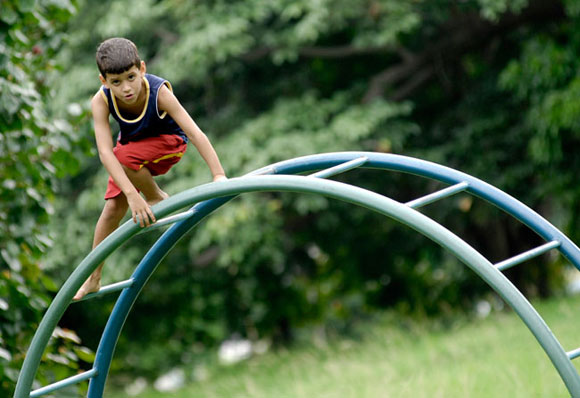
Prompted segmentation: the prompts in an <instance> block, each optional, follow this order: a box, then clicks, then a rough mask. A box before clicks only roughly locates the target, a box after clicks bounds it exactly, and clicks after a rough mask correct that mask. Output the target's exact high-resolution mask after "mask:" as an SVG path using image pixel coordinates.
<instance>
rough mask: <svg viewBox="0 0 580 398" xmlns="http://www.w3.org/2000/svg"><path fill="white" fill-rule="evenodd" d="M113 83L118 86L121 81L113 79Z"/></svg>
mask: <svg viewBox="0 0 580 398" xmlns="http://www.w3.org/2000/svg"><path fill="white" fill-rule="evenodd" d="M111 83H113V85H115V86H118V85H119V83H120V82H119V81H118V80H113V81H112V82H111Z"/></svg>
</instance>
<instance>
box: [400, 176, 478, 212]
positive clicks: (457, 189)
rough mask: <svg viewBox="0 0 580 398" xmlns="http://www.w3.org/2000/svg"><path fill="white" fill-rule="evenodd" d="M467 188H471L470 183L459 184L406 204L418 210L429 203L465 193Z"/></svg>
mask: <svg viewBox="0 0 580 398" xmlns="http://www.w3.org/2000/svg"><path fill="white" fill-rule="evenodd" d="M467 187H469V183H467V182H465V181H463V182H460V183H458V184H455V185H451V186H450V187H447V188H444V189H442V190H440V191H437V192H433V193H431V194H429V195H426V196H423V197H422V198H418V199H415V200H412V201H410V202H407V203H405V204H406V205H407V206H409V207H411V208H413V209H417V208H419V207H422V206H425V205H428V204H429V203H433V202H435V201H438V200H439V199H443V198H446V197H448V196H451V195H455V194H456V193H458V192H461V191H465V190H466V189H467Z"/></svg>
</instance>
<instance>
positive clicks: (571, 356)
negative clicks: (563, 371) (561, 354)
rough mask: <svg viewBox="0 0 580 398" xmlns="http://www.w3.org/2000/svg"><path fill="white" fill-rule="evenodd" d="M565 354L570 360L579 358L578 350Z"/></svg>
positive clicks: (579, 350)
mask: <svg viewBox="0 0 580 398" xmlns="http://www.w3.org/2000/svg"><path fill="white" fill-rule="evenodd" d="M566 354H567V355H568V358H570V360H572V359H576V358H578V357H580V348H576V349H575V350H572V351H570V352H567V353H566Z"/></svg>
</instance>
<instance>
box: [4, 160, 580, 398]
mask: <svg viewBox="0 0 580 398" xmlns="http://www.w3.org/2000/svg"><path fill="white" fill-rule="evenodd" d="M354 168H371V169H376V170H377V171H381V170H382V171H397V172H403V173H408V174H413V175H416V176H419V177H424V178H428V179H432V180H436V181H439V182H442V183H444V184H445V185H446V187H445V188H443V189H441V190H439V191H435V192H432V193H428V194H426V195H425V196H423V197H420V198H417V199H415V200H412V201H409V202H406V203H402V202H398V201H396V200H394V199H391V198H388V197H386V196H383V195H380V194H378V193H375V192H372V191H369V190H366V189H363V188H360V187H357V186H353V185H349V184H345V183H342V182H337V181H334V180H331V179H329V177H331V176H334V175H337V174H339V173H344V172H347V171H348V170H351V169H354ZM261 191H271V192H296V193H309V194H317V195H323V196H326V197H329V198H332V199H336V200H342V201H346V202H349V203H352V204H353V205H356V206H361V207H364V208H367V209H369V210H370V211H375V212H377V213H379V214H382V215H384V216H386V217H389V218H391V219H393V220H395V221H397V222H400V223H401V224H403V225H406V226H408V227H410V228H412V229H414V230H416V231H417V232H418V233H420V234H422V235H424V236H426V237H427V238H429V239H431V240H433V241H434V242H436V243H437V244H439V245H440V246H441V247H442V248H444V249H446V250H448V251H449V252H451V253H452V254H453V255H455V256H456V257H457V258H458V259H459V260H460V261H461V262H463V263H464V264H465V265H466V266H467V267H469V268H470V269H472V270H473V271H474V272H475V273H476V274H477V275H478V276H479V277H481V278H482V279H483V280H484V281H485V282H486V283H487V284H488V285H489V286H490V287H491V288H492V289H493V290H494V291H495V292H497V294H498V295H500V296H501V297H502V298H503V300H504V301H505V302H506V303H507V304H508V305H509V306H510V307H511V308H512V309H513V310H514V311H515V313H517V315H518V316H519V317H520V318H521V320H522V321H523V322H524V324H525V325H526V326H527V327H528V329H529V330H530V332H531V333H532V334H533V336H534V337H535V338H536V340H537V342H538V344H539V345H540V346H541V347H542V349H543V350H544V351H545V352H546V354H547V356H548V357H549V359H550V361H551V362H552V364H553V366H554V367H555V369H556V370H557V372H558V374H559V375H560V377H561V379H562V381H563V383H564V384H565V386H566V388H567V389H568V391H569V392H570V394H571V396H572V397H574V398H580V374H579V373H578V371H577V370H576V368H575V366H574V365H573V363H572V360H574V359H575V358H577V357H579V356H580V348H574V349H572V350H569V351H567V350H566V349H564V347H563V346H562V344H561V343H560V342H559V340H558V339H557V337H556V336H555V335H554V333H552V331H551V330H550V328H549V326H548V325H547V324H546V322H545V321H544V320H543V319H542V317H541V316H540V315H539V314H538V312H537V311H536V310H535V309H534V307H533V306H532V305H531V304H530V302H529V301H528V300H527V299H526V298H525V297H524V296H523V295H522V293H521V292H520V291H519V290H518V289H517V288H516V287H515V286H514V285H513V284H512V283H511V282H510V281H509V280H508V279H507V278H506V276H505V275H504V273H503V271H505V270H506V269H508V268H511V267H514V266H517V265H520V264H522V263H524V262H526V261H527V260H530V259H532V258H534V257H537V256H539V255H541V254H544V253H547V252H549V251H552V250H557V251H559V252H560V253H561V254H562V255H563V256H564V257H565V258H567V259H568V261H569V262H570V263H571V264H572V265H573V266H574V267H576V269H578V270H580V250H579V249H578V247H577V246H576V245H575V244H574V243H573V242H572V241H571V240H570V239H569V238H567V237H566V236H565V235H564V234H563V233H562V232H561V231H559V230H558V229H557V228H556V227H555V226H553V225H552V224H551V223H550V222H548V221H547V220H546V219H544V218H543V217H542V216H540V215H539V214H538V213H536V212H535V211H533V210H532V209H530V208H529V207H527V206H526V205H524V204H523V203H521V202H520V201H518V200H517V199H515V198H513V197H512V196H510V195H508V194H507V193H505V192H503V191H501V190H499V189H498V188H495V187H493V186H492V185H490V184H487V183H486V182H483V181H481V180H479V179H477V178H475V177H473V176H470V175H468V174H465V173H463V172H460V171H457V170H454V169H451V168H448V167H445V166H442V165H439V164H436V163H432V162H428V161H425V160H421V159H416V158H411V157H406V156H401V155H394V154H385V153H375V152H334V153H323V154H316V155H309V156H303V157H299V158H294V159H289V160H285V161H282V162H278V163H275V164H272V165H269V166H266V167H263V168H261V169H259V170H256V171H254V172H252V173H249V174H247V175H245V176H242V177H238V178H231V179H229V180H227V181H223V182H215V183H209V184H205V185H200V186H197V187H194V188H191V189H189V190H186V191H183V192H181V193H179V194H176V195H174V196H172V197H170V198H169V199H167V200H164V201H163V202H161V203H158V204H157V205H155V206H154V207H153V210H154V212H155V216H156V218H157V220H158V221H157V222H156V223H155V224H153V225H151V226H150V227H147V228H146V229H145V231H144V230H142V229H141V228H140V227H139V226H138V225H137V224H134V223H133V222H132V221H131V220H129V221H127V222H126V223H125V224H123V225H121V226H120V227H119V228H118V229H117V230H116V231H115V232H114V233H113V234H111V235H109V236H108V237H107V238H106V239H105V240H104V241H103V242H102V243H101V244H100V245H99V246H97V247H96V248H95V249H94V250H93V251H91V252H90V253H89V254H88V255H87V256H86V257H85V258H84V259H83V260H82V261H81V263H80V264H79V265H78V266H77V267H76V269H75V270H74V271H73V273H72V274H71V275H70V277H69V278H68V279H67V280H66V281H65V283H64V284H63V286H62V287H61V289H60V290H59V292H58V293H57V295H56V297H55V298H54V300H53V301H52V303H51V305H50V306H49V308H48V310H47V311H46V313H45V315H44V317H43V319H42V321H41V323H40V325H39V327H38V329H37V331H36V333H35V335H34V337H33V339H32V342H31V344H30V347H29V349H28V352H27V355H26V358H25V360H24V363H23V366H22V369H21V372H20V375H19V379H18V382H17V386H16V391H15V394H14V397H15V398H28V397H41V396H43V395H46V394H49V393H53V392H55V391H58V390H61V389H63V388H65V387H67V386H70V385H73V384H77V383H81V382H86V381H88V382H89V389H88V397H89V398H101V397H102V396H103V392H104V388H105V383H106V380H107V376H108V373H109V368H110V364H111V361H112V358H113V354H114V350H115V346H116V344H117V340H118V338H119V336H120V333H121V331H122V328H123V325H124V323H125V321H126V319H127V316H128V314H129V312H130V311H131V308H132V306H133V303H134V302H135V301H136V300H137V298H138V296H139V293H140V292H141V290H142V289H143V288H144V287H145V285H146V283H147V281H148V279H149V278H150V276H151V275H152V273H153V272H154V271H155V269H156V268H157V266H158V264H159V263H160V262H161V260H162V259H163V258H164V257H165V255H166V254H167V253H168V252H169V251H170V250H171V249H172V248H173V247H174V246H175V244H177V242H178V241H179V240H180V239H181V238H182V237H183V236H184V235H185V234H186V233H187V232H188V231H190V230H191V229H192V228H193V227H195V225H197V224H198V223H199V222H200V221H201V220H202V219H203V218H205V217H206V216H208V215H209V214H210V213H212V212H213V211H214V210H216V209H217V208H219V207H220V206H222V205H224V204H226V203H227V202H228V201H230V200H231V199H233V198H234V197H236V196H238V195H242V194H245V193H250V192H261ZM460 192H462V193H465V194H470V195H473V196H475V197H479V198H481V199H484V200H486V201H488V202H490V203H491V204H493V205H495V206H497V207H498V208H500V209H501V210H503V211H504V212H506V213H507V214H509V215H511V216H513V217H514V218H515V219H517V220H518V221H519V222H521V223H523V224H525V225H527V226H528V227H529V228H530V229H532V230H533V231H534V232H536V234H537V235H538V236H539V237H540V238H542V239H543V240H544V243H543V244H541V245H539V246H538V247H536V248H533V249H531V250H527V251H525V252H523V253H520V254H518V255H516V256H513V257H511V258H507V259H504V260H502V261H500V262H497V263H492V262H490V261H489V260H488V259H487V258H485V257H484V256H483V255H482V254H481V253H479V252H478V251H477V250H475V249H474V248H473V247H471V246H470V245H469V244H467V243H466V242H465V241H464V240H462V239H461V238H460V237H459V236H457V235H455V234H454V233H452V232H451V231H449V230H448V229H446V228H445V227H444V226H442V225H440V224H438V223H437V222H436V221H434V220H433V219H431V218H429V217H428V216H426V215H425V214H423V213H421V212H420V211H418V210H417V209H419V208H420V207H422V206H425V205H428V204H430V203H433V202H436V201H439V200H443V199H445V198H448V197H450V196H452V195H455V194H458V193H460ZM184 209H185V210H184ZM163 226H169V228H168V229H167V230H166V231H165V232H164V233H163V234H162V235H161V236H160V238H159V239H158V240H157V241H156V242H155V243H154V244H153V246H152V247H151V248H150V249H149V251H148V252H147V253H146V254H145V256H144V257H143V259H142V260H141V262H140V263H139V264H138V265H137V267H136V268H135V270H134V272H133V274H132V275H131V277H130V278H129V279H127V280H125V281H120V282H117V283H114V284H112V285H108V286H104V287H102V288H101V290H100V291H99V292H97V293H93V294H90V295H87V296H86V297H85V298H84V299H85V300H90V299H94V298H96V297H99V296H102V295H105V294H118V298H117V301H116V303H115V306H114V308H113V310H112V312H111V314H110V316H109V319H108V321H107V324H106V325H105V328H104V330H103V334H102V337H101V341H100V343H99V346H98V348H97V352H96V356H95V361H94V363H93V366H92V368H91V369H90V370H88V371H85V372H82V373H79V374H77V375H75V376H72V377H69V378H67V379H64V380H61V381H57V382H55V383H53V384H50V385H47V386H42V387H39V388H36V389H33V387H38V386H35V383H34V380H35V376H36V373H37V371H38V368H39V366H40V362H41V359H42V355H43V353H44V351H45V349H46V347H47V345H48V342H49V339H50V337H51V335H52V333H53V331H54V330H55V328H56V327H57V325H58V322H59V321H60V319H61V318H62V316H63V314H64V313H65V311H66V309H67V308H68V307H69V305H71V304H73V303H74V302H73V301H72V299H73V296H74V294H75V293H76V291H77V290H78V289H79V288H80V286H81V285H82V283H83V282H84V281H85V280H86V278H87V277H88V276H89V275H90V274H91V273H92V272H93V271H94V270H95V269H96V268H97V266H98V265H99V264H100V263H101V262H102V261H104V260H105V258H107V256H109V255H110V254H111V253H112V252H114V251H115V250H117V249H118V248H119V247H120V246H121V245H122V244H123V243H125V242H127V241H128V240H129V239H131V238H132V237H133V236H135V235H136V234H138V233H142V232H146V231H147V230H153V229H157V228H159V227H163ZM578 343H579V345H580V337H579V342H578Z"/></svg>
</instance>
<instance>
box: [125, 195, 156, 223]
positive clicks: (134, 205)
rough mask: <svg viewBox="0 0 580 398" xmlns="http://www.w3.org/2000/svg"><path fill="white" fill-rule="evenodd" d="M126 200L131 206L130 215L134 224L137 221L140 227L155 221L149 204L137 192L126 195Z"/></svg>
mask: <svg viewBox="0 0 580 398" xmlns="http://www.w3.org/2000/svg"><path fill="white" fill-rule="evenodd" d="M127 202H128V203H129V207H130V208H131V217H132V218H133V222H134V223H135V224H137V223H139V225H140V226H141V228H143V227H145V226H147V227H148V226H149V225H151V224H153V223H155V221H156V220H155V214H153V211H152V210H151V207H150V206H149V204H148V203H147V202H146V201H145V199H143V197H142V196H141V195H139V194H138V193H137V192H135V194H133V195H128V196H127Z"/></svg>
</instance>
